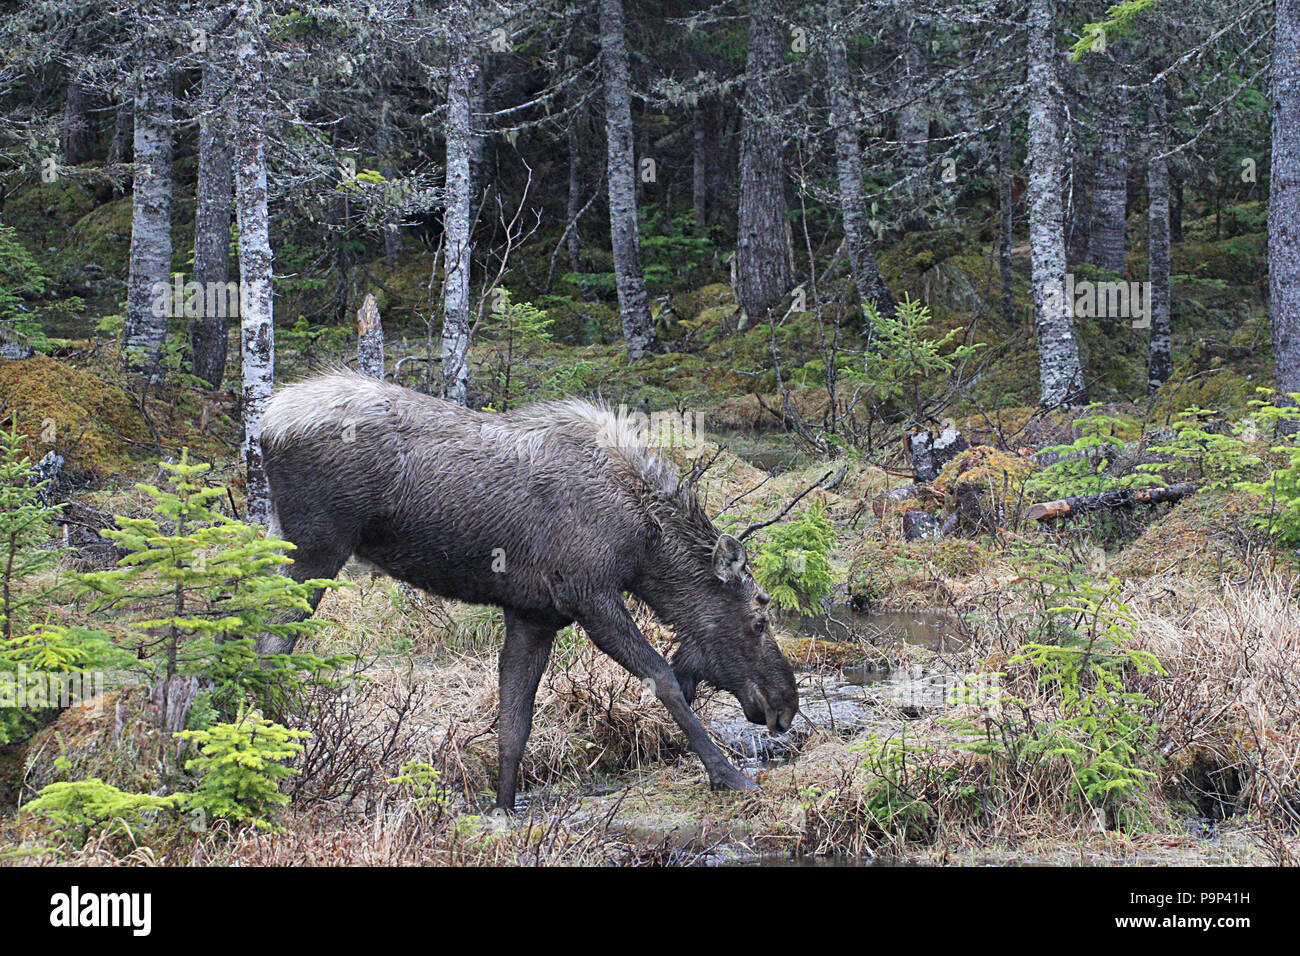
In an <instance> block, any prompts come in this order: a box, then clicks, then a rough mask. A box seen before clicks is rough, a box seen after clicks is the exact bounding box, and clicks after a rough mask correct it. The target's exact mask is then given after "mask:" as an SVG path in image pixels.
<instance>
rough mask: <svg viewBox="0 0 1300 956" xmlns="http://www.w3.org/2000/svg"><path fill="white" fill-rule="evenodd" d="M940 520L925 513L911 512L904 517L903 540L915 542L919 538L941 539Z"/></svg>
mask: <svg viewBox="0 0 1300 956" xmlns="http://www.w3.org/2000/svg"><path fill="white" fill-rule="evenodd" d="M939 531H940V528H939V519H938V518H936V517H934V515H931V514H926V513H925V512H924V511H909V512H908V513H907V514H905V515H903V539H904V540H906V541H915V540H917V539H918V538H930V539H933V538H937V537H939Z"/></svg>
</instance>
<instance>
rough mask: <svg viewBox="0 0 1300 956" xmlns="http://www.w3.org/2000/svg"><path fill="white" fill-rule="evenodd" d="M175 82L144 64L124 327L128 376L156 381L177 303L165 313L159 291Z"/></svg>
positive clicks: (165, 277) (163, 282) (166, 239)
mask: <svg viewBox="0 0 1300 956" xmlns="http://www.w3.org/2000/svg"><path fill="white" fill-rule="evenodd" d="M171 84H172V77H171V71H170V70H168V69H167V68H166V66H165V65H163V64H161V63H158V62H156V61H150V62H145V63H143V64H141V67H140V76H139V80H138V85H137V87H136V93H135V111H134V116H135V136H134V145H133V150H134V156H135V166H134V191H133V193H132V197H131V260H130V271H129V273H128V277H127V284H126V315H125V318H124V320H123V325H122V355H121V366H122V369H123V371H126V372H134V373H137V374H140V375H144V376H146V377H148V378H149V379H150V380H157V379H160V378H161V377H162V373H163V366H162V360H163V352H164V349H165V347H166V342H167V319H168V317H169V314H170V312H171V311H172V308H174V306H175V303H170V300H169V301H168V303H163V304H164V305H169V307H167V308H160V307H158V306H159V302H158V298H159V292H160V289H166V288H167V287H168V285H169V283H170V278H171V266H172V227H171V196H172V139H171V137H172V130H171V125H172V86H171Z"/></svg>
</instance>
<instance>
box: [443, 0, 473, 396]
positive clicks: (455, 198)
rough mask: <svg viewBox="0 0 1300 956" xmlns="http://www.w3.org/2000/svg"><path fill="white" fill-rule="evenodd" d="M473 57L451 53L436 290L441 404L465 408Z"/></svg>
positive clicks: (461, 4)
mask: <svg viewBox="0 0 1300 956" xmlns="http://www.w3.org/2000/svg"><path fill="white" fill-rule="evenodd" d="M452 16H453V20H452V22H453V24H454V26H455V29H456V31H457V32H458V33H459V34H460V35H462V36H467V35H468V34H469V30H470V19H471V12H470V8H469V6H468V3H467V2H466V0H458V2H457V4H456V6H455V7H454V9H453V13H452ZM474 69H475V62H474V55H473V49H472V47H471V45H470V44H468V43H465V44H463V45H461V46H460V47H458V48H457V50H456V54H455V60H454V61H453V62H452V67H451V78H450V80H449V81H448V84H447V130H446V140H447V189H446V207H445V210H444V212H443V236H442V241H443V248H444V249H445V250H446V263H447V265H446V279H445V280H444V282H443V284H442V353H441V354H442V391H441V395H442V397H443V398H445V399H447V400H448V401H450V402H455V403H456V404H458V405H464V404H466V401H467V398H466V391H467V389H468V382H469V344H470V343H469V332H470V329H469V279H470V275H469V273H470V244H469V239H470V236H469V230H470V202H471V196H470V190H471V184H470V160H471V157H470V153H471V150H472V144H471V143H470V137H471V136H472V130H471V129H470V110H471V105H470V104H471V98H472V95H473V88H474Z"/></svg>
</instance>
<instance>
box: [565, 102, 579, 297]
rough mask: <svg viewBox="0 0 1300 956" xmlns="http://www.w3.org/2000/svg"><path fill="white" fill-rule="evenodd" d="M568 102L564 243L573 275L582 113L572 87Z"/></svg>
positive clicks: (576, 253) (576, 256) (576, 257)
mask: <svg viewBox="0 0 1300 956" xmlns="http://www.w3.org/2000/svg"><path fill="white" fill-rule="evenodd" d="M566 99H567V100H568V102H567V103H566V104H565V105H566V106H567V108H568V114H569V115H568V117H567V122H566V123H565V133H566V136H567V139H568V148H569V194H568V198H567V200H566V202H565V208H564V215H565V219H564V221H565V222H566V223H571V225H570V226H569V234H568V235H567V236H566V237H565V243H566V245H567V248H568V253H569V271H570V272H573V273H577V272H581V271H582V270H581V269H580V268H579V267H578V265H579V262H580V261H581V259H580V257H581V252H582V242H581V240H580V239H579V237H578V215H579V213H581V211H582V205H583V200H582V134H581V123H582V112H581V107H580V106H579V103H578V97H577V95H576V94H575V93H574V91H573V88H572V86H570V87H569V90H568V92H567V93H566Z"/></svg>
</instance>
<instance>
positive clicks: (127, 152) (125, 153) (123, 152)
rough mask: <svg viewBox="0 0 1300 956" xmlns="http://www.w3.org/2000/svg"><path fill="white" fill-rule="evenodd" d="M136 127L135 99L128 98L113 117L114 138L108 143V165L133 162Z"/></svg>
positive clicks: (106, 161)
mask: <svg viewBox="0 0 1300 956" xmlns="http://www.w3.org/2000/svg"><path fill="white" fill-rule="evenodd" d="M134 128H135V100H134V98H132V99H129V100H126V101H125V102H123V103H121V104H120V105H119V106H118V108H117V115H116V116H115V117H114V118H113V139H112V141H111V142H110V143H109V144H108V158H107V159H106V160H105V164H106V165H108V166H110V167H111V166H121V165H123V164H125V163H129V162H131V159H132V156H133V150H134V143H133V141H132V140H133V135H134V133H133V130H134Z"/></svg>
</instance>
